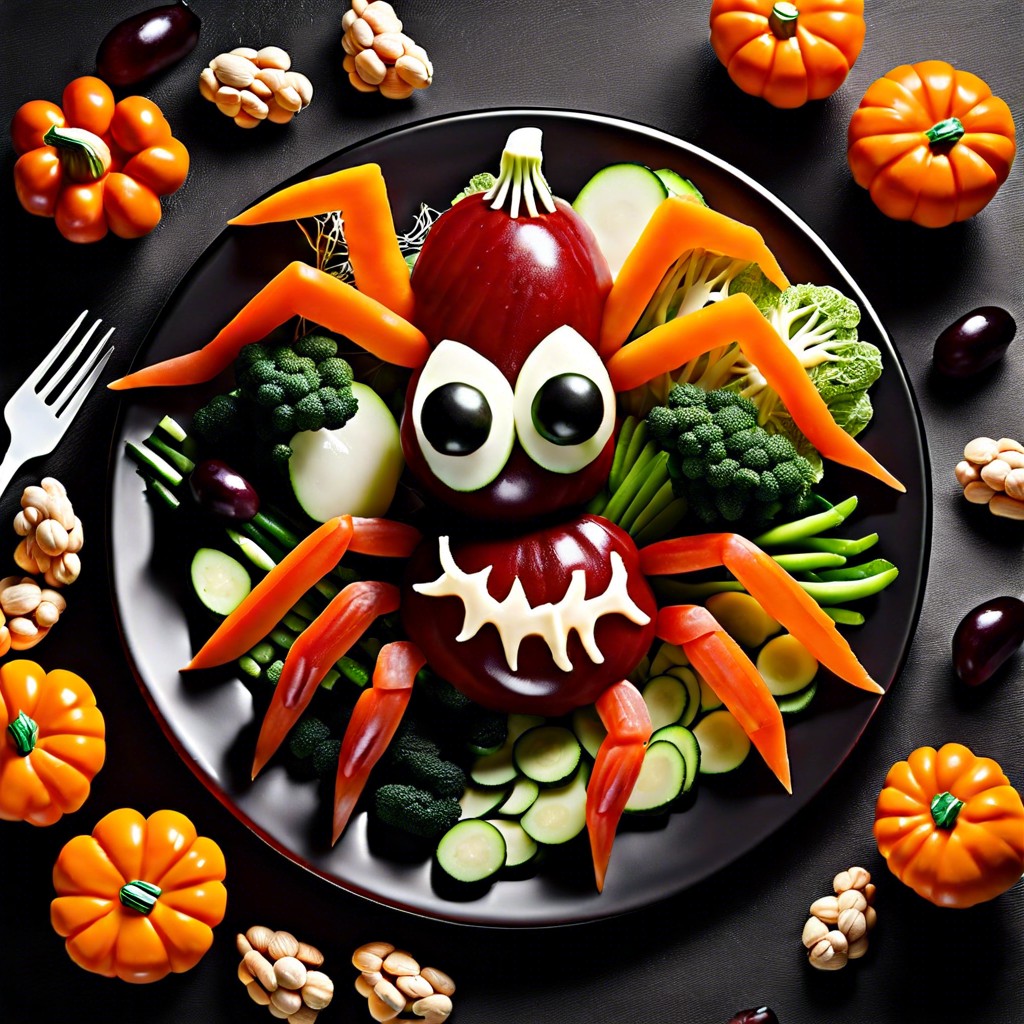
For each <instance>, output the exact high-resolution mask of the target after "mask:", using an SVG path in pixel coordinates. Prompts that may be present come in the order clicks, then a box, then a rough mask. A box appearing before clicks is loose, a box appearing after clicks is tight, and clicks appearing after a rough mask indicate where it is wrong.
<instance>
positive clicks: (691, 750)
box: [650, 725, 700, 793]
mask: <svg viewBox="0 0 1024 1024" xmlns="http://www.w3.org/2000/svg"><path fill="white" fill-rule="evenodd" d="M650 742H651V744H654V743H661V742H666V743H671V744H673V745H674V746H675V748H676V749H677V750H678V751H679V753H680V754H682V755H683V761H684V763H685V764H686V778H685V779H684V780H683V792H684V793H689V792H690V790H691V789H693V784H694V783H695V782H696V781H697V773H698V772H699V771H700V744H699V743H698V742H697V737H696V736H694V735H693V732H692V731H691V730H690V729H687V728H686V727H685V726H683V725H666V726H665V727H664V728H663V729H658V730H657V731H656V732H654V733H652V735H651V739H650Z"/></svg>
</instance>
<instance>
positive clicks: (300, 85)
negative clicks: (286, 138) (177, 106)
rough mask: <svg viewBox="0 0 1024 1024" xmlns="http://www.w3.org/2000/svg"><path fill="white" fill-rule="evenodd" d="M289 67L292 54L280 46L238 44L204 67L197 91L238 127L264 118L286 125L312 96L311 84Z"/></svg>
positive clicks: (261, 120)
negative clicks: (257, 46) (260, 46)
mask: <svg viewBox="0 0 1024 1024" xmlns="http://www.w3.org/2000/svg"><path fill="white" fill-rule="evenodd" d="M291 66H292V59H291V57H290V56H289V55H288V54H287V53H286V52H285V51H284V50H282V49H281V47H279V46H264V47H263V48H262V49H260V50H254V49H253V48H252V47H250V46H238V47H236V48H235V49H234V50H231V51H230V52H228V53H221V54H218V55H217V56H216V57H214V58H213V60H211V61H210V63H209V65H208V66H207V67H205V68H203V71H202V74H200V76H199V92H200V93H201V94H202V96H203V98H204V99H207V100H209V101H210V102H211V103H215V104H216V105H217V109H218V110H219V111H220V112H221V113H222V114H224V115H225V116H226V117H230V118H231V119H232V120H233V121H234V122H235V124H237V125H238V127H239V128H255V127H257V126H258V125H259V124H260V123H261V122H263V121H272V122H273V123H274V124H287V123H288V122H289V121H290V120H291V119H292V118H293V117H294V116H295V115H296V114H297V113H299V111H301V110H304V109H305V108H306V107H308V106H309V103H310V101H311V100H312V99H313V83H312V82H310V80H309V79H308V78H307V77H306V76H305V75H302V74H299V73H298V72H297V71H292V70H290V69H291Z"/></svg>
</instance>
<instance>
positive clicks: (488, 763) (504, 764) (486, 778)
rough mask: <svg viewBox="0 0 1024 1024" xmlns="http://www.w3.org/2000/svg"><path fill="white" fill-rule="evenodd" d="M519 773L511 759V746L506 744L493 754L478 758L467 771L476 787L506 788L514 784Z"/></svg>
mask: <svg viewBox="0 0 1024 1024" xmlns="http://www.w3.org/2000/svg"><path fill="white" fill-rule="evenodd" d="M518 774H519V771H518V769H517V768H516V763H515V760H514V759H513V757H512V744H510V743H506V744H505V746H503V747H502V748H501V750H496V751H495V752H494V753H493V754H484V756H483V757H478V758H477V759H476V760H475V761H474V762H473V764H472V767H471V768H470V769H469V777H470V779H471V780H472V781H473V782H475V783H476V784H477V785H478V786H485V787H486V786H490V787H495V786H506V787H507V786H508V785H509V784H510V783H512V782H514V781H515V779H516V777H517V776H518Z"/></svg>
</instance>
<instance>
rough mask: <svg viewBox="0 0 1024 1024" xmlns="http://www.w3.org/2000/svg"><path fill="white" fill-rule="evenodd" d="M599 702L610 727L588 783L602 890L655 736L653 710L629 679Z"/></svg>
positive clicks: (597, 874) (596, 872)
mask: <svg viewBox="0 0 1024 1024" xmlns="http://www.w3.org/2000/svg"><path fill="white" fill-rule="evenodd" d="M594 707H595V708H596V710H597V714H598V717H599V718H600V719H601V721H602V722H603V723H604V726H605V728H606V729H607V730H608V735H607V736H605V738H604V739H603V740H602V741H601V746H600V747H599V748H598V751H597V757H596V758H595V759H594V768H593V771H592V772H591V774H590V780H589V781H588V783H587V834H588V835H589V837H590V853H591V857H592V858H593V861H594V879H595V881H596V882H597V891H598V892H600V891H601V890H602V889H603V888H604V879H605V874H606V873H607V870H608V861H609V860H610V859H611V855H612V845H613V843H614V842H615V830H616V829H617V828H618V825H619V819H620V818H621V817H622V811H623V809H624V808H625V806H626V801H627V800H629V794H630V793H632V792H633V786H634V785H635V784H636V780H637V777H638V776H639V774H640V769H641V767H642V766H643V763H644V751H645V749H646V746H647V741H648V740H649V739H650V738H651V715H650V712H649V711H648V710H647V704H646V703H645V702H644V699H643V697H641V696H640V692H639V691H638V690H637V688H636V687H635V686H634V685H633V684H632V683H630V682H628V681H627V680H623V681H622V682H621V683H616V684H615V685H614V686H609V687H608V689H607V690H605V691H604V693H602V694H601V696H600V697H598V699H597V701H596V702H595V703H594Z"/></svg>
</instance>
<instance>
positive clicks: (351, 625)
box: [252, 580, 398, 779]
mask: <svg viewBox="0 0 1024 1024" xmlns="http://www.w3.org/2000/svg"><path fill="white" fill-rule="evenodd" d="M397 608H398V588H397V587H396V586H394V585H393V584H391V583H378V582H373V581H365V580H359V581H358V582H356V583H350V584H349V585H348V586H347V587H345V589H344V590H342V591H341V593H339V594H337V595H336V596H335V597H334V599H333V600H332V601H331V603H330V604H328V606H327V607H326V608H325V609H324V610H323V611H322V612H321V613H320V614H319V615H318V616H317V617H316V618H315V619H314V620H313V621H312V622H311V623H310V624H309V625H308V626H307V627H306V628H305V629H304V630H303V631H302V632H301V633H300V634H299V636H298V637H297V638H296V640H295V643H293V644H292V646H291V648H290V649H289V651H288V656H287V657H286V658H285V660H284V668H282V669H281V677H280V678H279V679H278V681H277V686H275V687H274V695H273V697H271V699H270V707H268V708H267V713H266V715H265V716H264V718H263V725H262V726H261V728H260V734H259V737H258V739H257V740H256V754H255V757H254V758H253V763H252V777H253V778H254V779H255V778H256V776H257V774H258V773H259V771H260V769H261V768H262V767H263V766H264V765H265V764H266V763H267V761H269V760H270V758H271V757H273V756H274V753H275V752H276V750H277V748H278V747H279V746H280V745H281V743H282V742H283V741H284V738H285V736H287V735H288V731H289V730H290V729H291V727H292V726H293V725H294V724H295V723H296V722H297V721H298V720H299V716H300V715H301V714H302V712H303V711H304V710H305V709H306V706H307V705H308V704H309V702H310V701H311V700H312V699H313V694H314V693H316V688H317V687H318V686H319V685H320V682H321V680H322V679H323V678H324V676H325V675H327V673H328V671H329V670H330V668H331V666H332V665H333V664H334V663H335V662H336V661H337V660H338V659H339V658H340V657H341V656H342V655H344V654H346V653H347V652H348V650H349V648H351V646H352V645H353V644H354V643H355V642H356V641H357V640H358V639H359V638H360V637H361V636H362V635H363V633H365V632H366V630H367V629H368V628H369V626H370V625H371V624H372V623H373V620H374V619H376V618H378V617H379V616H381V615H387V614H388V613H389V612H393V611H396V610H397Z"/></svg>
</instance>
